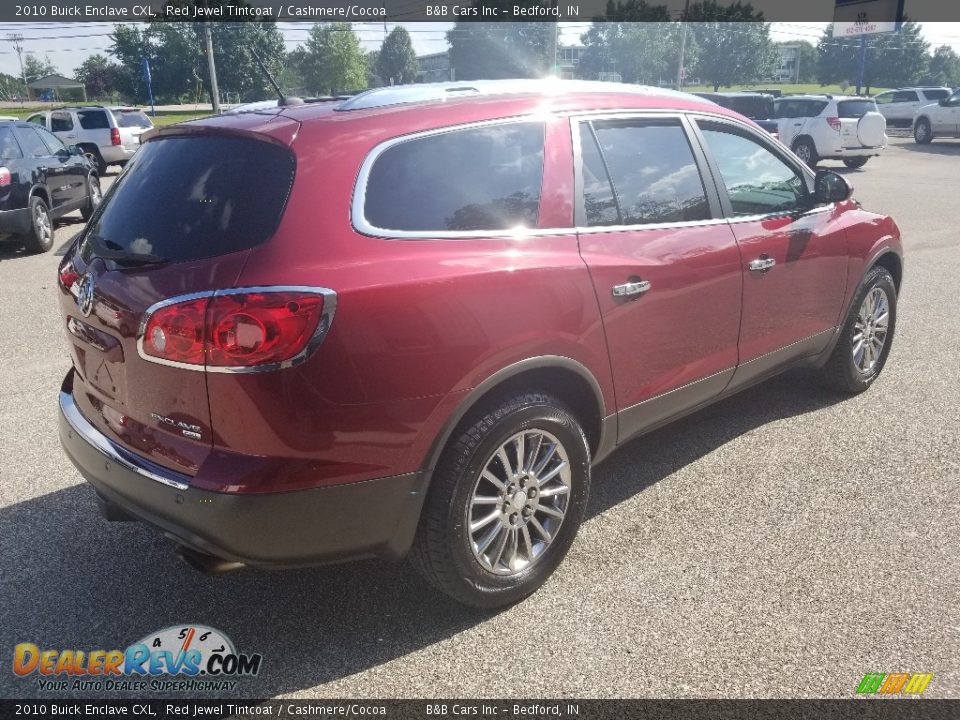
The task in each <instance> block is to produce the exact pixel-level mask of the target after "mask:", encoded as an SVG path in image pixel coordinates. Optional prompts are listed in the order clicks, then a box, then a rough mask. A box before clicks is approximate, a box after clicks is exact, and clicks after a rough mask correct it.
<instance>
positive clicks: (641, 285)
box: [613, 280, 650, 297]
mask: <svg viewBox="0 0 960 720" xmlns="http://www.w3.org/2000/svg"><path fill="white" fill-rule="evenodd" d="M649 289H650V281H649V280H636V281H632V282H628V283H623V285H614V286H613V296H614V297H629V296H631V295H640V294H642V293H645V292H646V291H647V290H649Z"/></svg>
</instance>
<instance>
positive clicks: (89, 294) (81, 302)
mask: <svg viewBox="0 0 960 720" xmlns="http://www.w3.org/2000/svg"><path fill="white" fill-rule="evenodd" d="M77 307H78V308H80V312H81V313H83V316H84V317H90V313H91V311H92V310H93V275H91V274H90V273H87V274H86V275H84V276H83V279H82V280H81V281H80V287H79V289H78V290H77Z"/></svg>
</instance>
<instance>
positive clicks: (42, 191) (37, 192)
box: [27, 185, 52, 210]
mask: <svg viewBox="0 0 960 720" xmlns="http://www.w3.org/2000/svg"><path fill="white" fill-rule="evenodd" d="M34 196H36V197H39V198H40V199H41V200H43V201H44V202H45V203H46V204H47V210H50V209H52V208H51V207H50V193H49V192H47V189H46V188H45V187H44V186H43V185H34V186H33V187H32V188H30V194H29V195H28V196H27V201H28V202H29V200H30V198H32V197H34Z"/></svg>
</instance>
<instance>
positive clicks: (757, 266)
mask: <svg viewBox="0 0 960 720" xmlns="http://www.w3.org/2000/svg"><path fill="white" fill-rule="evenodd" d="M776 264H777V261H776V260H774V259H773V258H759V259H758V260H751V261H750V265H748V267H749V268H750V271H751V272H764V271H766V270H769V269H770V268H772V267H773V266H774V265H776Z"/></svg>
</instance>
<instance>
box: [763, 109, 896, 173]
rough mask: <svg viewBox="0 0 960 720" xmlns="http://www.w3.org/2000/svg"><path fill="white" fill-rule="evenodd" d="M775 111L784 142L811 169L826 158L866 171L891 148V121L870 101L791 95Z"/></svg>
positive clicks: (779, 131)
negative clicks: (882, 153)
mask: <svg viewBox="0 0 960 720" xmlns="http://www.w3.org/2000/svg"><path fill="white" fill-rule="evenodd" d="M774 109H775V111H774V118H775V119H776V121H777V131H778V135H779V137H780V141H781V142H782V143H783V144H784V145H787V146H788V147H789V148H790V149H791V150H793V152H794V153H795V154H796V156H797V157H798V158H800V159H801V160H803V161H804V162H805V163H806V164H807V165H809V166H810V167H813V166H815V165H816V164H817V162H818V161H819V160H820V159H824V158H827V159H835V160H843V162H844V164H845V165H846V166H847V167H850V168H858V167H863V166H864V165H866V163H867V160H868V159H869V158H870V157H871V156H874V155H879V154H880V153H881V151H882V150H883V149H884V148H885V147H886V145H887V121H886V120H885V119H884V117H883V115H881V114H880V113H879V112H878V111H877V105H876V103H875V102H874V101H873V100H872V99H870V98H862V97H854V96H843V95H788V96H786V97H781V98H778V99H777V100H776V101H775V102H774Z"/></svg>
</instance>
